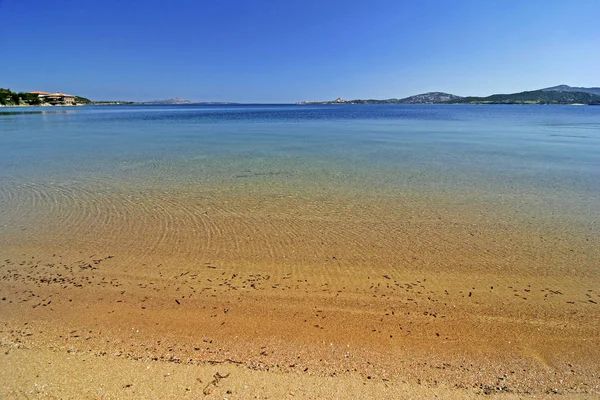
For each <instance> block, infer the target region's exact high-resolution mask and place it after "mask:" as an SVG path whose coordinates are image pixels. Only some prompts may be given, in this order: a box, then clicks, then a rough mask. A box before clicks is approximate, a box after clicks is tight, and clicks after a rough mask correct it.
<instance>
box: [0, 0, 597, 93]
mask: <svg viewBox="0 0 600 400" xmlns="http://www.w3.org/2000/svg"><path fill="white" fill-rule="evenodd" d="M0 21H1V22H2V23H1V26H2V33H0V51H1V53H0V54H2V57H1V61H0V87H8V88H10V89H12V90H16V91H30V90H46V91H62V92H66V93H73V94H78V95H82V96H86V97H89V98H91V99H95V100H108V99H125V100H152V99H163V98H169V97H175V96H179V97H183V98H187V99H192V100H198V101H238V102H295V101H298V100H325V99H332V98H336V97H338V96H341V97H343V98H346V99H351V98H390V97H405V96H409V95H412V94H417V93H422V92H427V91H445V92H450V93H454V94H458V95H488V94H492V93H510V92H517V91H522V90H533V89H537V88H541V87H547V86H553V85H557V84H561V83H565V84H569V85H576V86H600V22H599V21H600V1H598V0H587V1H586V0H564V1H555V0H540V1H537V0H527V1H524V0H519V1H505V0H503V1H493V0H490V1H486V0H477V1H458V0H455V1H427V0H419V1H417V0H414V1H408V0H406V1H404V0H389V1H388V0H361V1H355V0H330V1H328V0H299V1H296V0H289V1H288V0H244V1H242V0H237V1H234V0H214V1H210V2H209V1H202V0H171V1H166V0H163V1H156V0H98V1H87V0H60V1H48V0H0Z"/></svg>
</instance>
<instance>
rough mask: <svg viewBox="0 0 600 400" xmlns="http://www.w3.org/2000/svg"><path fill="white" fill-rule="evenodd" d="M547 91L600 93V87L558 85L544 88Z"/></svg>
mask: <svg viewBox="0 0 600 400" xmlns="http://www.w3.org/2000/svg"><path fill="white" fill-rule="evenodd" d="M542 90H543V91H545V92H582V93H591V94H597V95H600V87H591V88H586V87H573V86H569V85H558V86H552V87H549V88H545V89H542Z"/></svg>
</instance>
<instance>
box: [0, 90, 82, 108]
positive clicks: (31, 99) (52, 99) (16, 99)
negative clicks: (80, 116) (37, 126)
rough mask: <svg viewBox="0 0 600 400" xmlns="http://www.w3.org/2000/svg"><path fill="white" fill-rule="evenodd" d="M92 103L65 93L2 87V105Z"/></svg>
mask: <svg viewBox="0 0 600 400" xmlns="http://www.w3.org/2000/svg"><path fill="white" fill-rule="evenodd" d="M91 103H92V101H91V100H90V99H87V98H85V97H81V96H71V95H66V94H64V93H55V94H51V93H45V92H13V91H12V90H10V89H3V88H0V107H29V106H81V105H86V104H91Z"/></svg>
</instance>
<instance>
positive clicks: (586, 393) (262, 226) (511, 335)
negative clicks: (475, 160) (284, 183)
mask: <svg viewBox="0 0 600 400" xmlns="http://www.w3.org/2000/svg"><path fill="white" fill-rule="evenodd" d="M515 204H516V203H515ZM2 208H3V210H4V212H3V213H2V214H1V215H0V218H2V222H3V223H2V227H1V228H0V246H1V247H0V248H1V257H0V258H1V260H0V288H1V293H2V299H1V301H0V321H1V328H0V345H1V348H2V353H1V355H0V357H2V363H1V364H2V367H0V370H1V371H2V376H3V377H4V378H3V380H4V383H3V385H2V388H0V396H2V397H5V398H13V397H14V398H20V397H39V398H53V397H57V398H104V397H106V398H149V397H155V398H156V397H158V398H198V397H207V398H267V397H269V398H358V397H362V398H364V397H374V398H382V397H396V398H397V397H402V396H403V397H407V398H431V397H432V396H434V395H439V396H441V397H456V398H471V397H477V396H478V395H480V394H498V395H503V396H507V397H506V398H521V397H545V396H548V395H557V394H558V395H563V396H565V397H569V398H572V397H579V398H590V397H597V396H599V395H600V382H599V380H598V379H599V375H600V362H599V361H598V360H600V324H599V323H598V315H599V311H600V305H599V304H598V303H599V302H600V292H599V289H598V288H600V271H599V270H598V268H597V267H598V262H599V260H600V235H598V229H597V226H595V225H594V223H593V221H590V224H589V225H586V224H585V223H581V222H580V221H578V222H577V223H573V220H574V218H572V217H571V216H568V215H567V216H561V215H555V214H551V213H542V212H535V210H533V209H528V208H523V207H521V208H519V207H514V204H513V203H510V202H507V203H506V204H504V205H499V204H497V203H494V201H492V200H489V199H488V200H483V199H482V198H469V197H468V195H465V197H464V198H459V197H456V196H447V195H441V194H435V195H434V194H424V193H412V194H394V195H387V196H382V195H380V194H379V195H375V194H373V195H371V194H361V195H356V194H352V195H340V194H335V195H329V196H327V195H313V196H311V197H309V196H308V195H298V193H294V192H289V193H288V194H286V195H281V194H277V193H269V192H268V191H262V192H252V191H242V192H241V193H239V192H236V191H234V190H216V189H210V190H209V189H206V190H202V191H201V190H197V189H194V190H191V189H190V190H184V189H180V190H164V191H161V190H156V189H147V190H143V191H140V190H133V189H132V190H130V191H127V190H122V189H120V190H107V189H106V188H104V189H103V188H83V187H71V186H67V185H46V186H39V185H38V186H21V187H19V188H16V189H13V190H11V191H10V192H9V193H8V194H6V193H5V194H4V195H3V196H2ZM581 220H582V221H584V220H585V218H581Z"/></svg>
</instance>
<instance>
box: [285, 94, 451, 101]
mask: <svg viewBox="0 0 600 400" xmlns="http://www.w3.org/2000/svg"><path fill="white" fill-rule="evenodd" d="M461 98H462V97H460V96H456V95H453V94H450V93H444V92H428V93H422V94H417V95H414V96H410V97H405V98H403V99H395V98H394V99H385V100H375V99H367V100H363V99H356V100H344V99H342V98H338V99H336V100H327V101H302V102H298V103H297V104H436V103H444V102H448V101H452V100H458V99H461Z"/></svg>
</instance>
